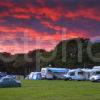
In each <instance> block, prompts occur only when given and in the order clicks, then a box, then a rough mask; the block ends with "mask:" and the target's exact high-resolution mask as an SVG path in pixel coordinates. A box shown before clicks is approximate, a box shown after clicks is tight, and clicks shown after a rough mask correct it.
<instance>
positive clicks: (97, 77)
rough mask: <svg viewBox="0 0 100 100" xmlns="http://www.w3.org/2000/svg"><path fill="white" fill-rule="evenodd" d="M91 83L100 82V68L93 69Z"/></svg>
mask: <svg viewBox="0 0 100 100" xmlns="http://www.w3.org/2000/svg"><path fill="white" fill-rule="evenodd" d="M90 81H92V82H98V81H99V82H100V68H99V69H97V68H93V69H92V75H91V77H90Z"/></svg>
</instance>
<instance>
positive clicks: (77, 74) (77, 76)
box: [64, 69, 85, 80]
mask: <svg viewBox="0 0 100 100" xmlns="http://www.w3.org/2000/svg"><path fill="white" fill-rule="evenodd" d="M64 79H65V80H85V73H84V71H82V70H81V69H73V70H70V71H69V72H68V73H67V74H65V75H64Z"/></svg>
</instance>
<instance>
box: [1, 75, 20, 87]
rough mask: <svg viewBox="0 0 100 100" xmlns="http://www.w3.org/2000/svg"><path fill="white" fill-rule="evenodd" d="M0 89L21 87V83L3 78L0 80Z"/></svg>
mask: <svg viewBox="0 0 100 100" xmlns="http://www.w3.org/2000/svg"><path fill="white" fill-rule="evenodd" d="M0 87H21V82H20V81H18V80H15V79H13V78H11V77H7V76H5V77H2V78H1V79H0Z"/></svg>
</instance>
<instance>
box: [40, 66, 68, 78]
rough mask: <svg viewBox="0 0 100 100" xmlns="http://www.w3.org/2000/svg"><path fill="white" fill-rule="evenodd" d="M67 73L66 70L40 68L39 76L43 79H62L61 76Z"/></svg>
mask: <svg viewBox="0 0 100 100" xmlns="http://www.w3.org/2000/svg"><path fill="white" fill-rule="evenodd" d="M67 72H68V69H66V68H49V67H46V68H42V69H41V76H42V78H43V79H62V78H63V75H64V74H65V73H67Z"/></svg>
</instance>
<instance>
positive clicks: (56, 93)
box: [0, 80, 100, 100]
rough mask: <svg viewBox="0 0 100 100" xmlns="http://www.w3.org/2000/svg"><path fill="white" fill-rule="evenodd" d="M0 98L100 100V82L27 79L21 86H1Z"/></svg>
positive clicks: (0, 99)
mask: <svg viewBox="0 0 100 100" xmlns="http://www.w3.org/2000/svg"><path fill="white" fill-rule="evenodd" d="M0 100H100V83H92V82H79V81H63V80H62V81H60V80H59V81H50V80H49V81H47V80H46V81H45V80H42V81H30V80H25V81H23V82H22V87H21V88H0Z"/></svg>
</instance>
